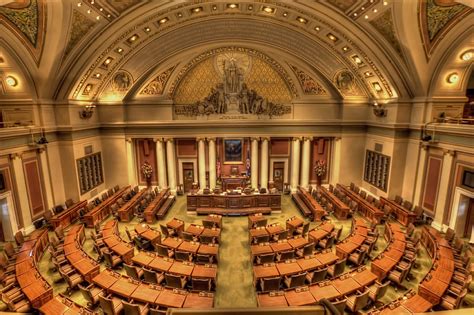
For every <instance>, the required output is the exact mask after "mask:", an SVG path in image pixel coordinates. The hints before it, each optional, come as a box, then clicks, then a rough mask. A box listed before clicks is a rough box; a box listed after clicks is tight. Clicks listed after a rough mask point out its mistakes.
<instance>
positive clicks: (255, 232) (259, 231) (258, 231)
mask: <svg viewBox="0 0 474 315" xmlns="http://www.w3.org/2000/svg"><path fill="white" fill-rule="evenodd" d="M249 234H250V239H253V238H255V237H259V236H265V235H270V234H268V231H267V229H266V228H265V227H263V226H260V227H257V228H253V229H250V230H249Z"/></svg>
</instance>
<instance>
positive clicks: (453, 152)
mask: <svg viewBox="0 0 474 315" xmlns="http://www.w3.org/2000/svg"><path fill="white" fill-rule="evenodd" d="M443 155H449V156H453V157H454V156H455V155H456V151H455V150H447V149H443Z"/></svg>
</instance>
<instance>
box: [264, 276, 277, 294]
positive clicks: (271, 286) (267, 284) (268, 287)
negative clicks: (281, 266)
mask: <svg viewBox="0 0 474 315" xmlns="http://www.w3.org/2000/svg"><path fill="white" fill-rule="evenodd" d="M280 285H281V277H273V278H263V279H260V290H261V291H262V292H270V291H278V290H280Z"/></svg>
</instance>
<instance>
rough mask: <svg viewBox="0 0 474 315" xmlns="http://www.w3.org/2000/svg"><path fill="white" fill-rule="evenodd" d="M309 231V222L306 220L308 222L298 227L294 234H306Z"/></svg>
mask: <svg viewBox="0 0 474 315" xmlns="http://www.w3.org/2000/svg"><path fill="white" fill-rule="evenodd" d="M308 231H309V222H306V223H305V224H303V225H302V226H300V227H298V228H297V229H296V230H295V232H294V234H296V235H302V236H306V234H308Z"/></svg>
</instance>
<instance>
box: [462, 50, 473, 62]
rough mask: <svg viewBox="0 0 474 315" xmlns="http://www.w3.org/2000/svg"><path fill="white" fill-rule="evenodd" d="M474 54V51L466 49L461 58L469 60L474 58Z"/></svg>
mask: <svg viewBox="0 0 474 315" xmlns="http://www.w3.org/2000/svg"><path fill="white" fill-rule="evenodd" d="M473 55H474V53H473V52H472V51H466V52H465V53H463V54H462V55H461V59H462V60H464V61H469V60H471V59H472V56H473Z"/></svg>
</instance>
